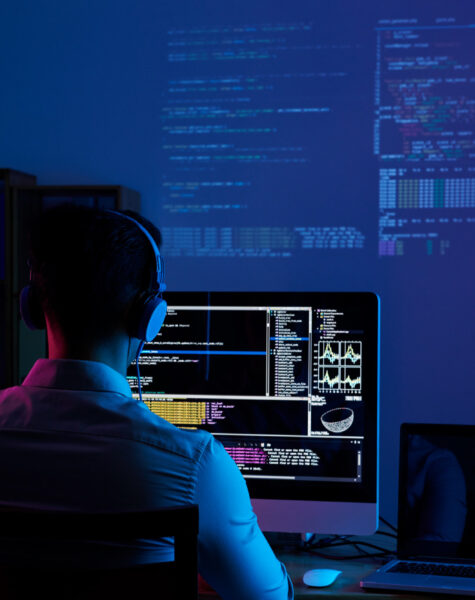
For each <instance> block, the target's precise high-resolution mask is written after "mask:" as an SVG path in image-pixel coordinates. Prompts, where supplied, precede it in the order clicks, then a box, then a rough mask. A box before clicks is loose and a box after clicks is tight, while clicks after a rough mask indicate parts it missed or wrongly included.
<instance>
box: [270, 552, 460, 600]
mask: <svg viewBox="0 0 475 600" xmlns="http://www.w3.org/2000/svg"><path fill="white" fill-rule="evenodd" d="M277 555H278V557H279V559H280V560H281V561H282V562H283V563H284V564H285V566H286V567H287V571H288V573H289V575H290V577H291V578H292V581H293V583H294V590H295V598H296V599H297V598H307V599H308V598H320V599H321V598H328V599H329V600H330V599H332V600H335V598H339V599H340V598H341V599H342V600H362V599H364V598H365V599H367V600H396V599H397V598H402V599H404V600H428V599H431V600H432V599H434V600H435V599H437V600H440V598H441V596H440V595H439V594H408V593H407V592H401V593H397V592H383V591H378V592H367V591H364V590H362V589H361V588H360V580H361V579H362V578H363V577H365V576H366V575H369V573H371V572H372V571H374V570H375V569H377V568H378V567H379V566H380V565H381V563H377V562H376V561H373V562H370V561H368V559H357V560H344V561H343V560H328V559H324V558H319V557H317V556H311V555H308V554H297V553H284V554H282V553H277ZM310 569H338V570H339V571H342V574H341V575H340V576H339V577H338V578H337V579H336V581H335V582H334V583H333V584H332V585H331V586H329V587H326V588H309V587H307V586H306V585H305V584H304V583H303V581H302V576H303V574H304V573H305V571H308V570H310ZM446 597H447V598H450V596H446ZM452 598H453V596H452Z"/></svg>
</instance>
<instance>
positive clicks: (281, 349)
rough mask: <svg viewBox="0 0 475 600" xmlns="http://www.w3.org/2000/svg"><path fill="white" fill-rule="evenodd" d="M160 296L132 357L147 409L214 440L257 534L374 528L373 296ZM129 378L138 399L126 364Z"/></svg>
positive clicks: (362, 531) (375, 404)
mask: <svg viewBox="0 0 475 600" xmlns="http://www.w3.org/2000/svg"><path fill="white" fill-rule="evenodd" d="M165 296H166V300H167V302H168V312H167V318H166V320H165V323H164V325H163V327H162V329H161V331H160V333H159V334H158V336H157V337H156V338H155V339H154V340H153V341H152V342H150V343H147V344H146V345H145V347H144V350H143V353H142V355H141V357H140V359H139V367H140V374H141V385H142V397H143V401H144V402H145V404H146V405H147V406H148V407H149V408H150V410H152V411H153V412H154V413H156V414H157V415H159V416H160V417H163V418H164V419H166V420H167V421H170V422H171V423H173V424H175V425H176V426H178V427H181V428H186V429H197V428H198V429H205V430H207V431H209V432H210V433H211V434H212V435H214V436H216V438H217V439H219V440H220V441H221V442H222V443H223V445H224V447H225V448H226V450H227V452H228V453H229V454H230V456H231V457H232V458H233V459H234V460H235V462H236V464H237V465H238V467H239V469H240V470H241V472H242V474H243V476H244V478H245V479H246V482H247V485H248V488H249V492H250V495H251V499H252V504H253V508H254V510H255V512H256V514H257V516H258V520H259V524H260V526H261V529H263V530H264V531H288V532H318V533H340V534H367V533H371V532H374V530H375V529H376V527H377V522H378V337H379V299H378V297H377V296H376V295H375V294H372V293H360V292H348V293H324V292H175V293H167V294H166V295H165ZM128 379H129V383H130V385H131V388H132V391H133V393H134V395H135V396H136V397H138V394H137V378H136V369H135V366H134V365H131V367H130V368H129V372H128Z"/></svg>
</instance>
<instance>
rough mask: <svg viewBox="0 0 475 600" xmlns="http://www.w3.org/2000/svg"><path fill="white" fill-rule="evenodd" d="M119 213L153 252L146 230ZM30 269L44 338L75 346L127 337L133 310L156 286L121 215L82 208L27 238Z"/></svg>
mask: <svg viewBox="0 0 475 600" xmlns="http://www.w3.org/2000/svg"><path fill="white" fill-rule="evenodd" d="M125 214H128V215H129V216H131V217H132V218H133V219H135V220H136V221H138V222H139V223H140V224H141V225H142V226H144V227H145V228H146V230H147V231H148V232H149V233H150V235H151V236H152V237H153V239H154V240H155V242H156V244H157V246H159V245H160V243H161V236H160V232H159V231H158V229H157V228H156V227H155V226H154V225H153V224H152V223H150V222H149V221H147V220H146V219H144V218H143V217H140V215H138V214H136V213H133V212H125ZM30 262H31V278H32V285H33V289H34V290H35V293H36V295H37V299H38V302H39V304H40V305H41V307H42V310H43V312H44V315H45V319H46V322H47V326H48V335H49V336H50V334H51V332H52V331H53V332H55V333H56V334H59V335H61V336H62V338H63V339H64V340H65V341H66V343H70V344H71V345H74V346H76V347H78V346H87V345H88V344H90V345H91V344H92V345H93V344H95V343H97V342H103V341H104V340H107V339H111V338H114V337H116V336H117V335H128V336H130V337H132V336H133V335H134V331H135V329H134V328H135V326H136V323H135V319H136V314H135V313H136V312H137V311H136V310H134V308H135V305H136V303H137V301H138V299H140V298H143V296H144V295H145V294H147V293H149V292H151V291H153V290H154V288H155V287H156V282H157V267H156V260H155V253H154V251H153V248H152V245H151V243H150V241H149V240H147V237H146V236H145V234H144V233H143V232H142V231H141V230H140V228H139V227H138V226H137V225H136V224H135V223H133V222H132V221H130V220H128V219H125V218H123V217H121V216H120V215H117V214H114V213H112V212H108V211H103V210H99V209H94V208H88V207H82V206H75V205H63V206H60V207H57V208H54V209H52V210H50V211H47V212H45V213H44V215H43V216H42V218H41V219H40V221H39V222H38V223H37V225H36V226H35V228H34V230H33V231H32V234H31V252H30ZM50 337H51V336H50ZM50 342H51V340H50Z"/></svg>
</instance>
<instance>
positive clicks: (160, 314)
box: [132, 295, 167, 342]
mask: <svg viewBox="0 0 475 600" xmlns="http://www.w3.org/2000/svg"><path fill="white" fill-rule="evenodd" d="M135 314H136V315H137V318H136V320H135V323H136V326H135V327H134V328H132V329H133V331H132V335H133V336H134V337H136V338H138V339H139V340H143V341H144V342H151V341H152V340H153V339H154V338H155V337H156V336H157V334H158V332H159V331H160V328H161V326H162V325H163V321H165V317H166V316H167V303H166V301H165V300H164V299H163V298H161V297H160V296H157V295H149V296H147V297H146V298H145V300H143V301H142V302H141V305H140V306H139V307H137V312H136V313H135Z"/></svg>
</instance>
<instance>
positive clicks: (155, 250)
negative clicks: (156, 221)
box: [105, 208, 167, 293]
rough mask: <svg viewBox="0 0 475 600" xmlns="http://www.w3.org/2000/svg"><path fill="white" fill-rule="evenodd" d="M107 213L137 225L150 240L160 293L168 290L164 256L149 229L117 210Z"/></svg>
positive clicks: (107, 210)
mask: <svg viewBox="0 0 475 600" xmlns="http://www.w3.org/2000/svg"><path fill="white" fill-rule="evenodd" d="M105 212H108V213H111V214H113V215H117V216H119V217H122V218H124V219H127V220H128V221H130V222H131V223H135V225H136V226H137V227H138V228H139V229H140V230H141V231H142V233H143V234H144V235H145V237H146V238H147V239H148V241H149V242H150V244H151V246H152V248H153V253H154V255H155V261H156V265H157V285H158V291H159V292H160V293H161V292H164V291H165V290H166V289H167V286H166V285H165V283H164V281H163V280H164V275H165V273H164V268H163V261H162V256H161V254H160V250H159V249H158V246H157V244H156V242H155V240H154V239H153V237H152V236H151V235H150V232H149V231H147V229H146V228H145V227H144V226H143V225H142V224H141V223H139V222H138V221H136V220H135V219H134V218H133V217H130V216H129V215H125V214H124V213H121V212H119V211H117V210H111V209H109V208H107V209H105Z"/></svg>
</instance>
